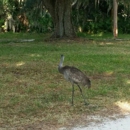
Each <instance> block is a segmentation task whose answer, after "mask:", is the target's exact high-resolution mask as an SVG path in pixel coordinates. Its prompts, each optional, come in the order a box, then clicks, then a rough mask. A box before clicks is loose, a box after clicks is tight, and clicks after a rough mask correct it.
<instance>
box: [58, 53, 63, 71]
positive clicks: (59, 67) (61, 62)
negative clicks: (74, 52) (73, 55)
mask: <svg viewBox="0 0 130 130" xmlns="http://www.w3.org/2000/svg"><path fill="white" fill-rule="evenodd" d="M63 62H64V56H63V55H61V59H60V63H59V65H58V70H59V72H60V73H61V71H62V70H61V69H62V67H63Z"/></svg>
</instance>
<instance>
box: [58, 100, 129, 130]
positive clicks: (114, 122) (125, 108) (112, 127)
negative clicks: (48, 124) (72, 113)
mask: <svg viewBox="0 0 130 130" xmlns="http://www.w3.org/2000/svg"><path fill="white" fill-rule="evenodd" d="M116 106H118V108H119V109H120V112H119V113H117V114H112V115H110V116H109V114H108V113H107V112H106V114H108V116H106V117H104V116H102V114H101V115H98V116H97V115H95V116H89V117H88V118H87V119H86V124H85V125H81V126H80V125H79V124H78V125H76V124H75V125H74V126H73V127H71V128H67V127H66V128H65V127H64V128H63V127H62V128H60V129H59V130H130V103H128V102H120V101H119V102H116Z"/></svg>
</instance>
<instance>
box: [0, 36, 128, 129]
mask: <svg viewBox="0 0 130 130" xmlns="http://www.w3.org/2000/svg"><path fill="white" fill-rule="evenodd" d="M17 35H18V36H16V34H14V35H13V38H14V39H13V42H8V41H7V42H2V41H1V42H0V50H1V52H0V62H1V64H0V92H1V94H0V127H1V129H2V128H5V127H7V128H11V127H15V128H18V127H24V128H25V129H26V128H28V127H34V128H37V124H38V125H39V126H41V127H45V128H46V129H49V128H47V126H52V127H53V126H55V127H58V126H59V125H62V126H63V125H66V124H68V125H70V124H73V123H74V122H76V121H79V122H80V118H81V117H83V115H92V114H99V113H100V114H101V113H102V115H106V113H114V112H116V111H117V110H118V108H117V107H116V106H115V103H116V102H117V101H127V102H130V94H129V93H130V87H129V86H130V83H129V80H130V67H129V64H130V60H129V57H130V42H129V41H127V42H125V43H124V42H121V41H119V42H117V43H115V41H112V42H111V44H110V43H109V44H108V42H107V41H105V42H104V41H102V42H99V41H87V40H86V41H79V43H75V41H71V42H72V44H70V43H71V42H69V44H64V43H63V42H64V41H62V43H50V44H49V43H45V42H43V41H41V37H40V36H39V39H38V38H37V39H36V41H34V42H32V43H28V42H26V43H19V42H15V40H17V41H18V39H19V37H20V36H19V35H20V34H17ZM26 35H27V34H26ZM4 36H5V37H6V35H4ZM11 36H12V35H7V38H8V39H10V37H11ZM22 36H23V37H22V38H24V36H25V35H22ZM29 36H30V34H29ZM29 36H28V35H27V36H26V37H27V38H28V37H29ZM32 37H36V36H35V35H34V34H33V36H32ZM5 41H6V40H5ZM60 54H65V56H66V57H65V64H67V65H74V66H77V67H78V68H80V69H81V70H83V71H84V72H85V73H86V74H87V75H88V76H89V77H90V79H91V81H92V89H91V90H87V89H86V88H83V90H84V91H83V92H84V94H85V95H86V97H87V98H88V100H89V102H90V105H89V106H85V105H84V104H83V100H82V97H81V95H80V92H79V90H78V88H77V87H75V89H76V90H75V97H74V104H75V105H74V106H73V107H72V106H71V84H70V83H68V82H66V81H65V80H64V78H63V76H62V75H60V74H59V73H58V71H57V65H58V63H59V58H60ZM81 119H82V118H81ZM70 122H71V123H70ZM41 124H42V125H41ZM50 128H51V127H50Z"/></svg>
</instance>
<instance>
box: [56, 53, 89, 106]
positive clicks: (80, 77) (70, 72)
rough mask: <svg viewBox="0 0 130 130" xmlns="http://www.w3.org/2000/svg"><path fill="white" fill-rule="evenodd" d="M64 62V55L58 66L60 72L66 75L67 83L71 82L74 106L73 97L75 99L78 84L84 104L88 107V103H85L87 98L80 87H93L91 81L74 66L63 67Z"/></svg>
mask: <svg viewBox="0 0 130 130" xmlns="http://www.w3.org/2000/svg"><path fill="white" fill-rule="evenodd" d="M63 61H64V55H61V59H60V63H59V65H58V71H59V72H60V73H61V74H63V75H64V78H65V79H66V80H67V81H70V82H71V84H72V105H73V97H74V84H76V85H77V86H78V88H79V90H80V92H81V95H82V97H83V99H84V103H85V104H86V105H87V104H88V103H87V102H86V101H85V97H84V95H83V93H82V89H81V87H80V85H82V86H88V88H90V87H91V81H90V80H89V78H88V77H87V76H86V75H85V74H84V73H83V72H82V71H80V70H79V69H77V68H75V67H73V66H63Z"/></svg>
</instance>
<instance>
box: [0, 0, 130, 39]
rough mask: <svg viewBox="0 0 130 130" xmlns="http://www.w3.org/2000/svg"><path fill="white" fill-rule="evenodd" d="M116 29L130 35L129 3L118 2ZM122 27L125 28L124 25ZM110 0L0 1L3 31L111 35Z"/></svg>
mask: <svg viewBox="0 0 130 130" xmlns="http://www.w3.org/2000/svg"><path fill="white" fill-rule="evenodd" d="M117 3H118V12H117V15H118V19H117V20H118V30H119V32H121V33H130V22H129V21H130V1H129V0H118V1H117ZM124 25H125V26H124ZM112 27H113V0H100V1H99V0H36V1H32V0H1V1H0V28H1V30H3V31H10V30H14V32H15V31H36V32H43V33H45V32H53V35H52V37H55V38H59V37H75V36H76V33H77V32H85V33H98V32H112Z"/></svg>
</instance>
